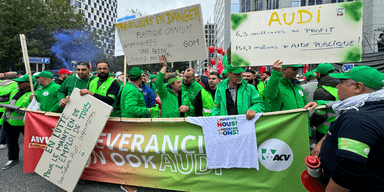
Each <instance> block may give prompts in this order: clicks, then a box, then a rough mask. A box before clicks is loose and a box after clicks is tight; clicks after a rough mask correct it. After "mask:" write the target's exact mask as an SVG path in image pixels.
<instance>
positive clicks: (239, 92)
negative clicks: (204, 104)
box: [212, 65, 265, 120]
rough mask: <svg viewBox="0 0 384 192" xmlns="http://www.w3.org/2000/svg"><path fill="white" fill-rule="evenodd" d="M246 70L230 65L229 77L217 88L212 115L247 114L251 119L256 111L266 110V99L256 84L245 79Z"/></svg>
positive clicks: (228, 69)
mask: <svg viewBox="0 0 384 192" xmlns="http://www.w3.org/2000/svg"><path fill="white" fill-rule="evenodd" d="M244 71H245V70H244V69H242V68H240V67H233V66H231V65H230V66H228V68H227V75H228V79H225V80H224V81H222V82H221V83H220V84H219V85H218V87H217V90H216V95H215V99H214V106H213V108H212V116H226V115H241V114H246V117H247V119H248V120H251V119H253V118H254V117H255V115H256V113H260V112H264V110H265V105H264V101H263V100H262V99H261V98H260V96H259V92H258V91H257V90H256V88H255V86H253V85H251V84H248V83H247V82H246V81H245V80H244V79H243V72H244Z"/></svg>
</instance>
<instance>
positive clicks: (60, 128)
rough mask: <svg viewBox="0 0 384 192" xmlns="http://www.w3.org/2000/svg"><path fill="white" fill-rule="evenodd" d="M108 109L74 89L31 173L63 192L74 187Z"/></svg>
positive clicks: (98, 101)
mask: <svg viewBox="0 0 384 192" xmlns="http://www.w3.org/2000/svg"><path fill="white" fill-rule="evenodd" d="M111 111H112V107H111V106H109V105H108V104H106V103H104V102H100V100H98V99H96V98H94V97H93V96H90V95H84V96H80V90H79V89H77V88H75V89H74V90H73V92H72V94H71V100H70V102H69V103H68V104H67V106H66V107H65V108H64V111H63V113H62V114H61V116H60V119H59V122H58V123H57V125H56V127H55V129H54V131H53V133H52V136H51V138H50V140H49V142H48V144H47V146H46V147H45V149H44V153H43V155H42V156H41V158H40V161H39V163H38V164H37V166H36V169H35V172H36V173H37V174H39V175H40V176H42V177H44V178H45V179H47V180H48V181H50V182H52V183H54V184H55V185H57V186H59V187H61V188H62V189H64V190H66V191H73V189H74V188H75V187H76V184H77V181H78V180H79V178H80V176H81V174H82V172H83V170H84V167H85V164H86V162H87V160H88V158H89V155H90V154H91V152H92V150H93V148H94V147H95V144H96V142H97V139H98V138H99V136H100V133H101V132H102V131H103V129H104V126H105V124H106V123H107V120H108V118H109V114H110V113H111Z"/></svg>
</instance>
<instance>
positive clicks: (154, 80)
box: [147, 75, 157, 97]
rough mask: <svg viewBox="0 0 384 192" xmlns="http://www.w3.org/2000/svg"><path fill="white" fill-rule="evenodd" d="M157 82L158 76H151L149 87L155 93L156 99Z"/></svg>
mask: <svg viewBox="0 0 384 192" xmlns="http://www.w3.org/2000/svg"><path fill="white" fill-rule="evenodd" d="M156 80H157V77H156V75H151V76H149V82H148V83H147V85H148V87H150V88H151V89H152V91H153V93H154V94H155V97H156V90H157V89H156Z"/></svg>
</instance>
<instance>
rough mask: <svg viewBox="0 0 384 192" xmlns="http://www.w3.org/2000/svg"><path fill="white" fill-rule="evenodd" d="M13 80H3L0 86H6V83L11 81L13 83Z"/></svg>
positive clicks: (8, 83)
mask: <svg viewBox="0 0 384 192" xmlns="http://www.w3.org/2000/svg"><path fill="white" fill-rule="evenodd" d="M14 82H15V81H13V80H3V81H1V82H0V86H2V87H4V86H7V85H10V84H11V83H14Z"/></svg>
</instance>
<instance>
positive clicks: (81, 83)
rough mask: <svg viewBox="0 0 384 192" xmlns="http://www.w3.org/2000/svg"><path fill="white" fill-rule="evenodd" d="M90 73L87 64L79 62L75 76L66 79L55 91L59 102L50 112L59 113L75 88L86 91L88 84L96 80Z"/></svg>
mask: <svg viewBox="0 0 384 192" xmlns="http://www.w3.org/2000/svg"><path fill="white" fill-rule="evenodd" d="M90 71H91V69H90V68H89V63H87V62H85V61H81V62H79V63H78V64H77V66H76V75H72V76H70V77H68V78H67V79H65V81H64V82H63V84H61V86H60V88H59V90H58V91H57V100H58V101H59V102H58V104H56V105H54V106H53V107H52V110H51V111H53V112H60V113H61V112H62V111H63V109H64V107H65V106H66V105H67V103H68V102H69V99H70V95H71V94H72V91H73V89H74V88H75V87H76V88H78V89H86V88H87V87H88V86H89V83H90V82H91V81H92V80H93V79H94V78H96V77H95V76H93V75H92V74H91V72H90Z"/></svg>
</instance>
